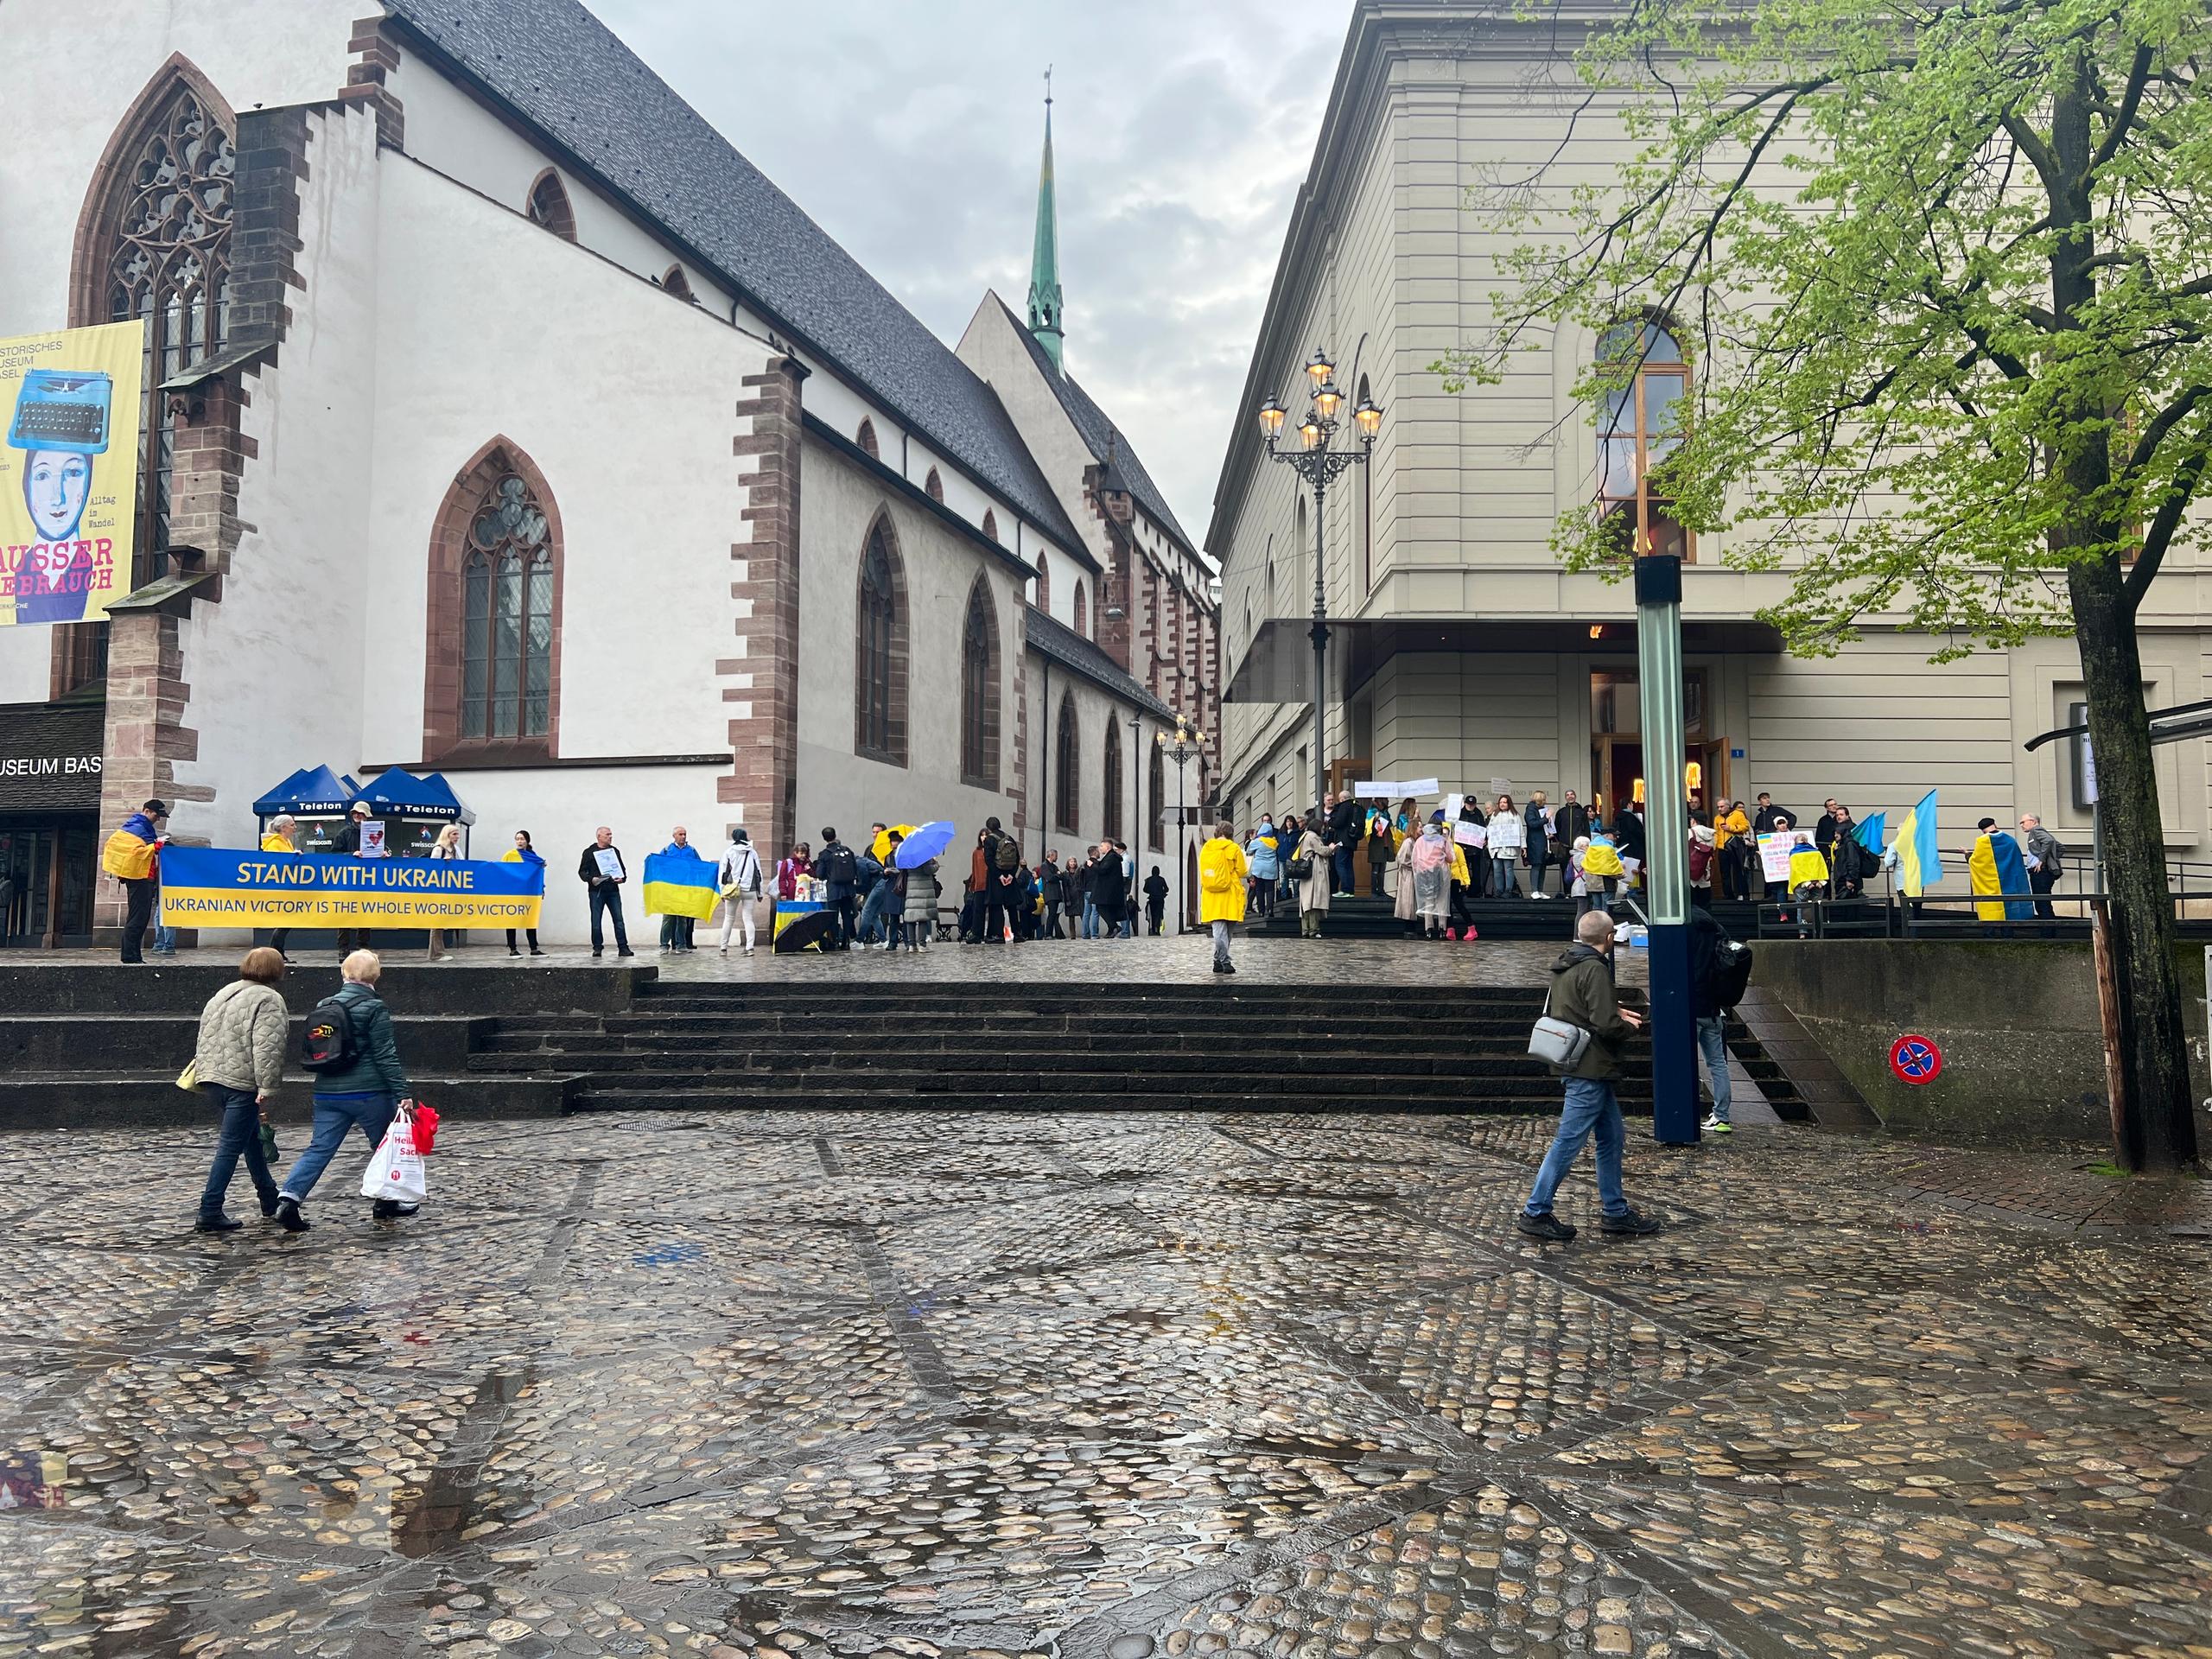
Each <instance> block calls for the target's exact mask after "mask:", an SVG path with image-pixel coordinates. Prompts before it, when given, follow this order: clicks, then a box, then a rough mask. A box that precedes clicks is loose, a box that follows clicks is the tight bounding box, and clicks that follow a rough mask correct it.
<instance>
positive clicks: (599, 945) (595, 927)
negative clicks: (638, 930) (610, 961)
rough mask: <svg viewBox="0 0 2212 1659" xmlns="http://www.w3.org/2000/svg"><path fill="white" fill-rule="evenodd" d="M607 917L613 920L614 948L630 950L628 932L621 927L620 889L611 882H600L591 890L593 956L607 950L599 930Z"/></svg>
mask: <svg viewBox="0 0 2212 1659" xmlns="http://www.w3.org/2000/svg"><path fill="white" fill-rule="evenodd" d="M608 916H612V917H613V918H614V948H615V949H616V950H628V949H629V948H630V931H629V929H627V928H626V927H625V926H623V925H622V889H621V888H620V887H617V886H616V885H615V884H614V883H613V882H612V881H601V882H599V883H597V884H596V885H594V887H593V888H592V890H591V949H592V954H593V955H594V956H597V955H598V954H599V953H600V952H601V950H605V949H606V948H607V942H606V939H605V938H604V937H603V936H602V931H601V928H602V925H603V922H604V919H605V918H607V917H608Z"/></svg>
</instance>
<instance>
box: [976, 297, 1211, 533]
mask: <svg viewBox="0 0 2212 1659" xmlns="http://www.w3.org/2000/svg"><path fill="white" fill-rule="evenodd" d="M991 297H992V298H993V299H994V300H998V307H999V309H1000V310H1001V311H1003V312H1005V313H1006V320H1007V322H1009V323H1010V324H1012V325H1013V327H1014V333H1016V334H1020V336H1021V343H1022V344H1023V345H1025V346H1027V347H1028V348H1029V360H1030V361H1031V362H1033V363H1034V364H1035V365H1037V372H1038V373H1039V374H1041V375H1043V376H1044V377H1045V380H1046V384H1047V385H1050V386H1051V387H1052V391H1053V395H1054V396H1056V397H1058V398H1059V400H1060V407H1061V408H1062V409H1064V410H1066V411H1067V414H1068V419H1069V420H1071V421H1072V422H1074V423H1075V429H1076V431H1077V434H1078V435H1081V437H1082V439H1083V442H1084V445H1085V446H1086V447H1087V448H1089V449H1090V455H1091V459H1092V460H1094V461H1104V460H1105V459H1106V451H1107V449H1108V448H1109V445H1110V447H1111V448H1113V451H1114V464H1115V465H1116V467H1120V468H1121V469H1122V477H1124V478H1126V479H1127V480H1128V484H1129V491H1130V493H1131V494H1133V495H1135V497H1136V499H1138V500H1139V501H1140V502H1141V503H1143V505H1144V510H1145V511H1146V512H1148V513H1150V514H1151V515H1152V516H1153V517H1154V518H1156V519H1158V520H1159V521H1160V524H1163V525H1164V526H1166V531H1167V533H1168V534H1169V535H1170V536H1173V537H1174V538H1175V539H1176V540H1177V541H1179V542H1180V543H1183V545H1184V547H1185V548H1186V549H1188V550H1191V551H1193V552H1195V551H1197V550H1198V543H1196V542H1194V541H1192V539H1191V538H1190V537H1188V536H1186V535H1185V534H1184V533H1183V526H1182V525H1180V524H1177V523H1176V522H1175V515H1174V513H1173V512H1170V511H1169V509H1168V505H1167V498H1166V496H1164V495H1162V494H1161V493H1160V486H1159V485H1157V484H1155V483H1154V482H1153V481H1152V474H1150V473H1147V471H1145V469H1144V462H1142V461H1139V460H1138V459H1137V452H1136V447H1135V445H1134V444H1132V443H1131V442H1129V435H1128V433H1126V432H1123V431H1122V430H1121V429H1119V428H1117V427H1116V425H1115V424H1114V423H1113V422H1111V421H1109V420H1108V419H1107V418H1106V411H1105V410H1103V409H1101V408H1099V407H1098V405H1097V404H1095V403H1093V402H1091V400H1090V393H1089V392H1087V391H1084V389H1083V388H1082V386H1080V385H1077V382H1076V378H1075V377H1074V376H1073V375H1071V374H1063V373H1061V372H1060V371H1059V370H1058V369H1056V368H1054V367H1053V366H1052V357H1051V355H1050V354H1049V353H1047V352H1046V350H1045V348H1044V346H1042V345H1041V344H1039V341H1038V339H1037V336H1036V335H1034V334H1031V333H1030V332H1029V326H1028V325H1027V323H1025V322H1023V321H1022V320H1021V319H1020V317H1017V316H1015V315H1014V310H1013V308H1011V307H1010V306H1008V305H1007V302H1005V301H1004V300H1000V299H999V296H998V295H997V294H996V293H993V294H992V296H991Z"/></svg>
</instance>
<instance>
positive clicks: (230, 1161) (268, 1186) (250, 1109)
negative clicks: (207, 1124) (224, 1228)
mask: <svg viewBox="0 0 2212 1659" xmlns="http://www.w3.org/2000/svg"><path fill="white" fill-rule="evenodd" d="M200 1093H202V1094H204V1095H205V1096H207V1098H208V1099H209V1100H210V1101H211V1102H213V1103H214V1104H215V1105H217V1106H219V1107H221V1108H222V1109H223V1127H222V1128H221V1130H220V1132H219V1134H218V1135H217V1136H216V1139H215V1161H214V1162H213V1163H212V1164H210V1165H208V1166H207V1191H206V1192H202V1193H201V1194H200V1220H202V1221H220V1220H221V1219H222V1217H223V1198H224V1195H225V1194H226V1193H227V1192H229V1191H230V1190H231V1177H232V1175H234V1174H236V1173H238V1156H239V1154H245V1173H247V1174H248V1175H250V1176H251V1177H252V1178H253V1190H254V1193H255V1195H256V1196H257V1197H258V1198H260V1200H261V1207H262V1208H263V1209H264V1210H273V1209H275V1208H276V1207H277V1182H276V1179H275V1178H274V1177H272V1176H271V1175H270V1173H269V1163H268V1160H266V1159H264V1157H263V1156H262V1155H261V1108H260V1107H258V1106H257V1105H255V1104H254V1102H253V1090H251V1089H233V1088H232V1087H231V1086H230V1084H226V1083H203V1084H200Z"/></svg>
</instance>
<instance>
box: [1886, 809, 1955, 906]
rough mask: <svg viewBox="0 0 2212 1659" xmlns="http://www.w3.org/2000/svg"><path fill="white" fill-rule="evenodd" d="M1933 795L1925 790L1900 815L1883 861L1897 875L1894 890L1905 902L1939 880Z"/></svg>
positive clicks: (1940, 869) (1940, 859)
mask: <svg viewBox="0 0 2212 1659" xmlns="http://www.w3.org/2000/svg"><path fill="white" fill-rule="evenodd" d="M1885 861H1886V862H1887V863H1888V864H1890V865H1891V867H1892V868H1894V869H1895V871H1896V872H1897V891H1898V892H1899V893H1903V894H1904V896H1905V897H1906V898H1908V899H1917V898H1919V897H1920V896H1921V895H1922V894H1923V893H1925V892H1927V890H1928V889H1929V887H1933V886H1935V885H1936V883H1937V882H1938V881H1941V880H1942V879H1943V855H1942V853H1941V852H1939V851H1938V850H1937V849H1936V791H1934V790H1932V789H1931V790H1929V791H1928V792H1927V793H1926V794H1925V795H1923V796H1922V797H1921V798H1920V804H1919V805H1917V806H1916V807H1914V808H1913V809H1912V810H1911V811H1910V812H1908V813H1906V814H1905V815H1904V823H1901V824H1899V825H1898V826H1897V840H1896V842H1894V843H1893V844H1892V845H1891V848H1890V850H1889V854H1888V856H1887V858H1886V860H1885Z"/></svg>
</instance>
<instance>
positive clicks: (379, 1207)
mask: <svg viewBox="0 0 2212 1659" xmlns="http://www.w3.org/2000/svg"><path fill="white" fill-rule="evenodd" d="M422 1207H423V1206H422V1205H419V1204H402V1203H401V1202H400V1201H399V1200H398V1199H397V1198H378V1200H377V1201H376V1202H375V1203H374V1204H372V1205H370V1206H369V1219H370V1220H372V1221H397V1220H398V1219H399V1218H400V1217H403V1216H411V1215H413V1214H414V1213H415V1212H416V1211H418V1210H420V1209H421V1208H422Z"/></svg>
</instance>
